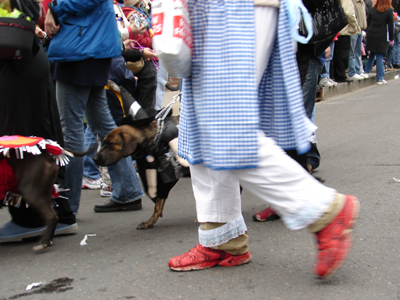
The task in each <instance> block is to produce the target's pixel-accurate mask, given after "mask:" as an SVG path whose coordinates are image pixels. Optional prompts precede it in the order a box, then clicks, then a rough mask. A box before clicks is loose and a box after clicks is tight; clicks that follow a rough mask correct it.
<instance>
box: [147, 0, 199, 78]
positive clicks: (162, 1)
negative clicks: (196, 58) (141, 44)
mask: <svg viewBox="0 0 400 300" xmlns="http://www.w3.org/2000/svg"><path fill="white" fill-rule="evenodd" d="M152 22H153V25H152V29H153V33H154V36H153V49H154V50H155V51H156V54H157V56H158V59H159V60H160V61H161V63H162V65H163V66H164V67H165V68H166V69H167V72H168V75H169V76H170V77H174V78H183V77H188V76H190V73H191V66H192V43H193V37H192V30H191V27H190V19H189V10H188V6H187V3H186V0H155V1H153V4H152Z"/></svg>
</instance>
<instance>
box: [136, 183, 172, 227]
mask: <svg viewBox="0 0 400 300" xmlns="http://www.w3.org/2000/svg"><path fill="white" fill-rule="evenodd" d="M177 182H178V180H175V181H172V182H169V183H162V181H161V179H160V178H159V180H158V181H157V200H156V205H155V206H154V212H153V215H152V216H151V217H150V219H148V220H147V221H146V222H142V223H140V224H139V225H138V226H137V227H136V229H147V228H152V227H153V226H154V224H155V223H156V222H157V220H158V218H159V217H162V214H163V210H164V205H165V201H166V200H167V198H168V194H169V191H170V190H171V189H172V188H173V187H174V185H175V184H176V183H177Z"/></svg>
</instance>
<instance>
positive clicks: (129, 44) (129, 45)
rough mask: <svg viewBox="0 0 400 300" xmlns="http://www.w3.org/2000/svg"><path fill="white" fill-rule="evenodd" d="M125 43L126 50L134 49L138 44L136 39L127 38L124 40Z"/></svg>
mask: <svg viewBox="0 0 400 300" xmlns="http://www.w3.org/2000/svg"><path fill="white" fill-rule="evenodd" d="M123 44H124V49H125V50H132V49H133V47H135V46H136V40H132V39H127V40H125V41H123Z"/></svg>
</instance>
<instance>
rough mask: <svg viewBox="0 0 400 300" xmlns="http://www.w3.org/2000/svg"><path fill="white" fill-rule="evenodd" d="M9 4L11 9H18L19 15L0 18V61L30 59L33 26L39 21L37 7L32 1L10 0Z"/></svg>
mask: <svg viewBox="0 0 400 300" xmlns="http://www.w3.org/2000/svg"><path fill="white" fill-rule="evenodd" d="M10 4H11V8H12V9H14V8H16V9H18V10H19V11H20V12H21V14H20V16H19V17H18V18H9V17H1V18H0V59H15V58H21V57H24V58H26V59H30V58H32V57H33V55H34V52H35V49H34V48H35V47H34V45H35V24H36V22H37V20H38V19H39V6H38V4H37V2H36V1H34V0H11V1H10ZM29 19H30V20H29Z"/></svg>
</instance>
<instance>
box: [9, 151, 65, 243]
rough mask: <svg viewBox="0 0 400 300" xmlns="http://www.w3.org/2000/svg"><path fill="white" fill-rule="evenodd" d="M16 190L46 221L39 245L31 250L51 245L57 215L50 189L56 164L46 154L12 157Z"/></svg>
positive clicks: (55, 172)
mask: <svg viewBox="0 0 400 300" xmlns="http://www.w3.org/2000/svg"><path fill="white" fill-rule="evenodd" d="M12 165H13V166H14V169H15V173H16V177H17V183H18V190H19V192H20V194H21V196H22V197H23V198H24V199H25V200H26V202H27V203H28V204H29V205H31V206H32V208H33V209H35V210H36V211H37V212H38V213H39V215H40V216H41V217H42V218H43V220H44V221H45V223H46V226H47V228H46V230H45V232H44V234H43V237H42V240H41V241H40V245H39V246H36V247H34V248H33V250H35V251H38V250H42V249H44V248H46V247H48V246H51V244H52V241H53V236H54V231H55V229H56V226H57V222H58V217H57V214H56V213H55V212H54V209H53V205H52V197H51V195H52V191H53V184H54V182H55V179H56V176H57V172H58V166H57V164H56V162H55V160H54V159H53V158H52V157H51V156H50V155H49V154H48V153H43V154H41V155H31V154H24V159H15V158H14V159H13V160H12Z"/></svg>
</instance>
